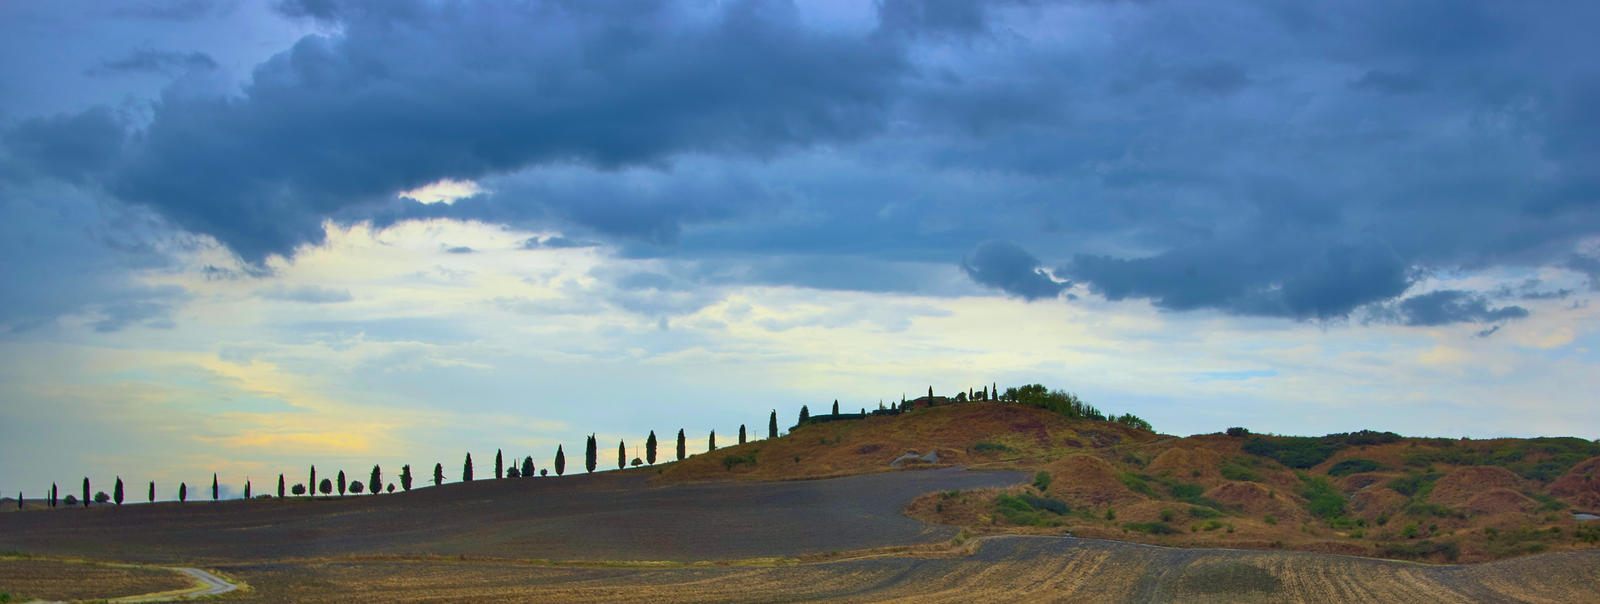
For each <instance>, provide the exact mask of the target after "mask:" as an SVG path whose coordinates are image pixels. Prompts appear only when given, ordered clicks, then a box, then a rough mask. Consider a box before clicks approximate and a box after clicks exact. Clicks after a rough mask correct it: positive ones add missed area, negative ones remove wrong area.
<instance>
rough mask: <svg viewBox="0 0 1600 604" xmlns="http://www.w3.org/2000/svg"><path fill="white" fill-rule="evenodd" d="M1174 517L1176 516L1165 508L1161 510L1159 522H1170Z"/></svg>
mask: <svg viewBox="0 0 1600 604" xmlns="http://www.w3.org/2000/svg"><path fill="white" fill-rule="evenodd" d="M1174 516H1177V514H1174V513H1173V512H1172V510H1170V509H1166V508H1162V510H1161V521H1162V522H1172V518H1173V517H1174Z"/></svg>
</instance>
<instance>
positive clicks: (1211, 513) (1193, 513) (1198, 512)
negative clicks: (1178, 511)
mask: <svg viewBox="0 0 1600 604" xmlns="http://www.w3.org/2000/svg"><path fill="white" fill-rule="evenodd" d="M1189 516H1190V517H1192V518H1201V519H1205V518H1217V517H1220V516H1222V512H1218V511H1216V510H1213V509H1211V508H1207V507H1200V506H1198V505H1194V506H1189Z"/></svg>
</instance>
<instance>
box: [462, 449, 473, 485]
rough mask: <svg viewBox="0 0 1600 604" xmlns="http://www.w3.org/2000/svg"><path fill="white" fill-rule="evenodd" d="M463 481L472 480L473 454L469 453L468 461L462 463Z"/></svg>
mask: <svg viewBox="0 0 1600 604" xmlns="http://www.w3.org/2000/svg"><path fill="white" fill-rule="evenodd" d="M461 482H472V454H471V453H468V454H467V461H466V462H465V463H463V464H461Z"/></svg>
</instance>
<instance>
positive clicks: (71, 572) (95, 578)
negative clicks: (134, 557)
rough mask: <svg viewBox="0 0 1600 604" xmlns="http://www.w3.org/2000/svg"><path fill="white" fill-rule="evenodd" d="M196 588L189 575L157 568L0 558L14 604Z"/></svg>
mask: <svg viewBox="0 0 1600 604" xmlns="http://www.w3.org/2000/svg"><path fill="white" fill-rule="evenodd" d="M193 585H194V580H193V579H190V578H189V577H188V576H186V575H182V574H179V573H176V572H172V571H169V570H164V569H157V568H138V567H127V566H114V565H107V564H94V563H87V562H63V561H59V560H28V559H17V558H0V593H6V594H10V597H11V599H12V601H17V600H18V599H19V598H30V599H41V600H77V599H90V598H94V599H98V598H106V597H119V596H133V595H139V594H147V593H154V592H162V591H172V590H177V589H184V588H187V587H192V586H193Z"/></svg>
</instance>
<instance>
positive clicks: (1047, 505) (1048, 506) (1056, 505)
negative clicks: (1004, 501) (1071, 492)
mask: <svg viewBox="0 0 1600 604" xmlns="http://www.w3.org/2000/svg"><path fill="white" fill-rule="evenodd" d="M1017 499H1020V500H1022V502H1023V503H1026V504H1028V506H1029V507H1032V508H1033V509H1035V510H1039V511H1042V512H1050V513H1052V514H1056V515H1058V516H1065V515H1067V514H1069V513H1071V512H1072V508H1070V507H1067V502H1065V501H1061V500H1059V499H1051V498H1049V497H1039V496H1037V495H1029V494H1027V493H1024V494H1022V495H1018V496H1017Z"/></svg>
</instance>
